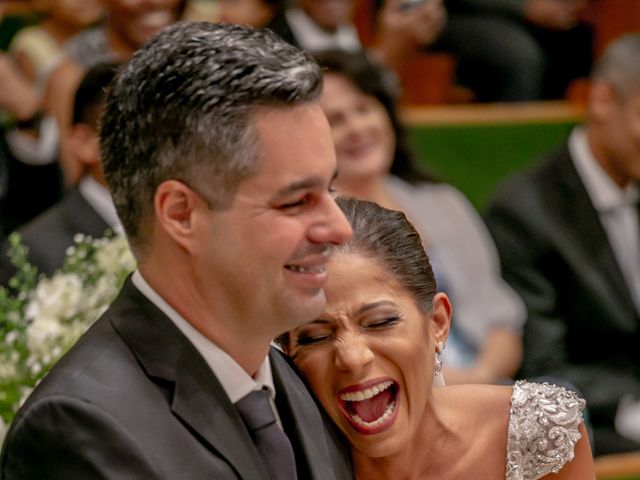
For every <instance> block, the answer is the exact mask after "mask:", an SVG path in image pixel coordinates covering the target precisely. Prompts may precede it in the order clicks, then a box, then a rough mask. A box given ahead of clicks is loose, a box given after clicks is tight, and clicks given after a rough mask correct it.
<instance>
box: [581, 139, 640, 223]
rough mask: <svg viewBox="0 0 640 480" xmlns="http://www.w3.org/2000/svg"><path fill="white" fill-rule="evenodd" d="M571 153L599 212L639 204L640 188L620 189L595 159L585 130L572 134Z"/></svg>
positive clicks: (632, 184)
mask: <svg viewBox="0 0 640 480" xmlns="http://www.w3.org/2000/svg"><path fill="white" fill-rule="evenodd" d="M569 152H570V153H571V158H572V159H573V163H574V165H575V167H576V170H577V171H578V175H579V176H580V179H581V180H582V183H583V184H584V186H585V188H586V189H587V193H588V194H589V197H590V198H591V202H592V203H593V206H594V207H595V209H596V210H597V211H599V212H606V211H611V210H615V209H616V208H619V207H621V206H624V205H635V204H636V203H637V201H638V198H639V193H638V186H637V185H635V184H634V183H631V184H629V185H627V186H626V187H625V188H620V187H619V186H618V185H617V184H616V183H615V182H614V181H613V179H612V178H611V177H610V176H609V174H607V172H605V170H604V169H603V168H602V166H601V165H600V163H598V161H597V160H596V158H595V157H594V155H593V152H592V151H591V148H590V147H589V142H588V139H587V133H586V131H585V130H584V128H582V127H577V128H575V129H574V130H573V132H571V135H570V136H569Z"/></svg>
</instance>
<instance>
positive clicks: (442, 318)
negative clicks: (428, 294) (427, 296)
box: [431, 292, 451, 343]
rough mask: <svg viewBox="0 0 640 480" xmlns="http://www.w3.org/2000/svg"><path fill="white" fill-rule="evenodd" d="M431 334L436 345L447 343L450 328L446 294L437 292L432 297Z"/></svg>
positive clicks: (449, 306) (448, 304)
mask: <svg viewBox="0 0 640 480" xmlns="http://www.w3.org/2000/svg"><path fill="white" fill-rule="evenodd" d="M431 322H432V324H433V333H434V335H435V340H436V343H439V342H442V343H447V337H449V329H450V327H451V302H450V301H449V297H447V295H446V294H444V293H442V292H439V293H437V294H436V295H435V296H434V297H433V314H432V315H431Z"/></svg>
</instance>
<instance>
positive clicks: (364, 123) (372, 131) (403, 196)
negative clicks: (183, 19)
mask: <svg viewBox="0 0 640 480" xmlns="http://www.w3.org/2000/svg"><path fill="white" fill-rule="evenodd" d="M316 58H317V59H318V61H319V63H320V64H321V65H322V66H323V67H324V90H323V94H322V98H321V104H322V107H323V109H324V111H325V114H326V115H327V118H328V119H329V124H330V125H331V130H332V135H333V140H334V144H335V146H336V153H337V157H338V167H339V172H340V175H339V176H338V178H337V179H336V184H335V185H336V188H337V190H338V192H339V193H340V194H343V195H350V196H354V197H358V198H362V199H365V200H370V201H375V202H377V203H379V204H380V205H383V206H385V207H387V208H391V209H394V210H402V211H404V212H405V213H406V214H407V216H408V217H409V218H410V219H411V221H412V222H413V223H414V225H415V226H416V228H417V230H418V231H420V233H421V235H422V238H423V240H424V245H425V248H426V249H427V251H428V252H429V255H430V257H431V258H432V261H433V265H434V269H435V273H436V277H437V278H438V281H439V282H440V284H441V285H443V286H444V287H443V288H444V290H445V291H446V292H447V293H448V294H449V295H450V296H451V298H452V300H453V301H454V302H455V304H456V309H455V311H454V317H453V318H454V323H453V325H454V327H453V331H454V333H453V338H452V341H451V342H450V346H449V348H448V349H447V351H446V352H445V358H447V360H448V362H447V364H448V366H449V369H448V371H447V372H446V374H447V375H446V376H447V381H448V382H450V383H495V382H502V381H504V380H505V379H508V378H510V377H512V376H513V375H515V373H516V372H517V370H518V368H519V367H520V359H521V338H520V337H521V332H520V330H521V327H522V324H523V322H524V318H525V310H524V305H523V304H522V301H521V300H520V299H519V298H518V296H517V295H516V294H515V293H514V292H513V290H511V288H510V287H509V286H508V285H507V284H506V283H505V282H504V280H502V277H501V276H500V268H499V261H498V257H497V254H496V252H495V246H494V245H493V243H492V241H491V237H490V235H489V233H488V232H487V231H486V228H485V226H484V224H483V222H482V220H481V218H480V217H479V216H478V214H477V213H476V211H475V209H474V208H473V207H472V206H471V204H470V203H469V202H468V201H467V199H466V198H464V196H463V195H462V194H461V193H460V192H459V191H457V190H456V189H455V188H453V187H452V186H450V185H447V184H444V183H440V182H437V181H435V180H434V178H433V177H432V176H430V175H429V174H427V173H425V172H424V171H422V170H421V169H420V168H418V166H417V162H416V161H415V159H414V157H413V155H412V152H411V150H410V148H409V147H408V145H407V142H406V138H405V137H406V135H405V131H404V129H403V127H402V125H401V124H400V121H399V120H398V116H397V113H396V107H395V102H394V96H393V93H392V92H393V85H390V84H389V78H388V77H386V76H385V73H386V72H385V71H384V70H381V69H378V68H376V67H374V66H372V64H371V63H370V62H368V61H367V60H366V58H365V57H364V56H363V55H357V54H356V55H349V54H347V53H344V52H326V53H324V54H319V55H317V56H316Z"/></svg>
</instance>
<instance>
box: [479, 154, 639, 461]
mask: <svg viewBox="0 0 640 480" xmlns="http://www.w3.org/2000/svg"><path fill="white" fill-rule="evenodd" d="M486 220H487V224H488V227H489V230H490V231H491V233H492V235H493V237H494V239H495V242H496V245H497V247H498V251H499V254H500V258H501V264H502V269H503V275H504V277H505V279H506V280H507V281H508V282H509V283H510V284H511V286H512V287H513V288H514V289H515V290H516V291H517V292H518V293H519V294H520V295H521V296H522V298H523V300H524V301H525V303H526V305H527V309H528V319H527V323H526V326H525V331H524V345H525V358H524V364H523V367H522V372H521V374H522V376H528V377H532V376H537V375H556V376H563V377H565V378H566V379H568V380H570V381H571V382H573V383H574V384H575V385H576V386H577V387H578V388H579V389H580V390H581V391H582V393H583V394H584V396H585V397H586V400H587V406H588V408H589V413H590V415H591V420H592V423H593V426H594V430H595V443H596V453H607V452H609V451H611V452H613V451H624V450H633V449H638V448H640V445H638V444H634V443H631V442H627V441H625V440H624V439H622V438H620V437H618V436H617V435H616V434H615V431H614V428H613V425H614V418H615V413H616V410H617V406H618V402H619V401H620V399H621V398H622V397H623V396H624V395H626V394H633V395H636V396H638V398H640V348H639V347H638V346H639V345H640V318H639V317H638V312H637V310H636V308H635V306H634V304H633V301H632V299H631V295H630V293H629V290H628V288H627V286H626V284H625V281H624V278H623V276H622V272H621V271H620V268H619V267H618V264H617V262H616V259H615V257H614V254H613V250H612V249H611V246H610V245H609V242H608V239H607V236H606V233H605V230H604V228H603V226H602V224H601V223H600V219H599V217H598V213H597V212H596V210H595V208H594V206H593V204H592V203H591V200H590V198H589V196H588V194H587V191H586V189H585V187H584V185H583V184H582V182H581V180H580V177H579V176H578V173H577V171H576V169H575V167H574V165H573V162H572V160H571V157H570V154H569V150H568V147H566V146H565V147H564V148H562V150H560V151H558V152H556V153H554V154H552V155H550V156H549V157H548V158H547V159H546V160H545V161H544V162H543V163H541V164H540V165H539V166H538V167H537V168H535V169H534V170H532V171H530V172H527V173H524V174H521V175H519V176H517V177H515V178H513V179H511V180H510V181H507V182H506V183H505V184H504V185H503V186H502V187H501V188H500V189H499V190H498V193H497V195H496V197H495V199H494V201H493V204H492V205H491V206H490V207H489V209H488V213H487V217H486Z"/></svg>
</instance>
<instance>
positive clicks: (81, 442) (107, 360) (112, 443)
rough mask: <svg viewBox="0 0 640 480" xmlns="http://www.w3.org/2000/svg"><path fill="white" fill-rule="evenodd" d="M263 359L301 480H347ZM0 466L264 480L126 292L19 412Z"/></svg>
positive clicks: (229, 408) (305, 400)
mask: <svg viewBox="0 0 640 480" xmlns="http://www.w3.org/2000/svg"><path fill="white" fill-rule="evenodd" d="M270 358H271V362H272V370H273V375H274V381H275V385H276V389H277V395H276V398H277V404H278V406H279V412H280V415H281V417H282V421H283V425H284V428H285V430H286V431H287V433H288V434H289V437H290V438H291V441H292V444H293V445H294V450H295V453H296V462H297V466H298V471H299V478H300V479H301V480H302V479H317V480H332V479H346V478H352V473H351V465H350V460H349V453H348V452H349V451H348V448H347V447H346V446H345V445H343V444H342V443H341V442H340V440H339V439H338V437H337V435H336V434H335V432H334V431H333V430H331V429H330V426H329V425H326V424H325V418H324V417H323V416H322V415H321V413H320V412H319V410H318V408H317V407H316V405H315V403H314V401H313V399H312V397H311V396H310V394H309V392H308V391H307V389H306V388H305V386H304V384H303V383H302V381H301V380H300V379H299V378H298V377H297V376H296V375H295V373H294V372H293V370H292V369H291V368H290V366H289V365H288V364H287V361H286V360H285V359H284V358H283V357H282V356H281V354H280V353H279V352H277V351H275V350H274V351H272V352H271V353H270ZM327 421H328V420H327ZM1 462H2V463H1V471H0V479H2V480H13V479H21V480H23V479H34V480H35V479H39V480H42V479H60V478H64V479H70V480H72V479H87V478H101V479H119V480H120V479H144V480H154V479H166V480H177V479H180V480H187V479H192V480H195V479H203V480H204V479H207V480H211V479H238V478H242V479H250V480H261V479H262V480H267V474H266V473H265V471H264V468H263V467H262V464H261V462H260V457H259V454H258V452H257V450H256V449H255V447H254V444H253V442H252V440H251V438H250V436H249V433H248V432H247V430H246V428H245V426H244V424H243V422H242V419H241V418H240V416H239V414H238V412H237V411H236V409H235V407H234V406H233V404H232V403H231V402H230V400H229V398H228V397H227V395H226V394H225V392H224V390H223V389H222V386H221V385H220V383H219V382H218V380H217V378H216V377H215V375H214V374H213V373H212V372H211V370H210V369H209V367H208V366H207V364H206V362H205V361H204V360H203V358H202V357H201V356H200V355H199V353H198V352H197V351H196V350H195V348H194V347H193V346H192V344H191V343H190V342H189V341H188V340H187V339H186V338H185V337H184V336H183V335H182V333H181V332H180V331H179V330H178V329H177V327H176V326H175V325H174V324H173V323H172V322H171V320H169V319H168V318H167V317H166V316H165V315H164V314H162V313H161V312H160V311H159V310H158V309H157V308H156V307H155V306H154V305H153V304H152V303H151V302H149V301H148V300H147V299H146V297H144V296H143V295H142V294H141V293H140V292H139V291H138V290H137V289H136V288H135V287H134V286H133V284H132V283H131V281H130V280H128V281H127V282H126V283H125V286H124V287H123V290H122V292H121V293H120V295H119V297H118V298H117V299H116V301H115V302H114V303H113V304H112V306H111V307H110V308H109V309H108V310H107V312H106V313H105V315H104V316H103V317H102V318H101V319H100V320H98V322H97V323H96V324H95V325H94V326H93V327H92V328H91V329H90V330H89V331H88V332H87V334H85V335H84V336H83V337H82V338H81V339H80V341H79V342H78V343H77V344H76V346H75V347H74V348H73V350H72V351H71V352H70V353H69V354H68V355H66V356H65V357H64V358H63V359H62V360H61V361H60V362H59V363H58V365H57V366H56V367H54V368H53V369H52V371H51V372H50V373H49V375H48V376H47V377H46V378H45V379H44V380H43V382H42V383H41V384H40V385H39V387H38V388H37V389H36V390H35V391H34V393H33V394H32V395H31V397H30V398H29V399H28V400H27V402H26V403H25V405H24V406H23V408H22V409H21V410H20V411H19V413H18V415H17V416H16V418H15V420H14V421H13V423H12V425H11V429H10V431H9V433H8V435H7V439H6V441H5V445H4V448H3V452H2V458H1Z"/></svg>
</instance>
